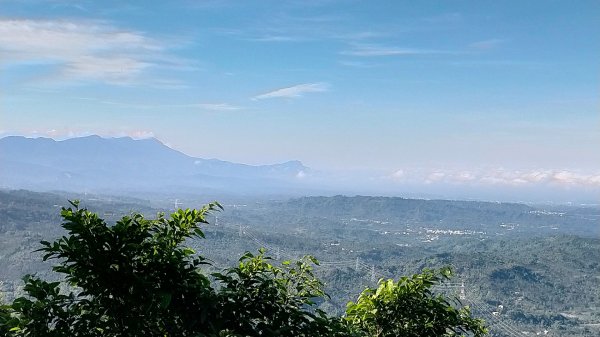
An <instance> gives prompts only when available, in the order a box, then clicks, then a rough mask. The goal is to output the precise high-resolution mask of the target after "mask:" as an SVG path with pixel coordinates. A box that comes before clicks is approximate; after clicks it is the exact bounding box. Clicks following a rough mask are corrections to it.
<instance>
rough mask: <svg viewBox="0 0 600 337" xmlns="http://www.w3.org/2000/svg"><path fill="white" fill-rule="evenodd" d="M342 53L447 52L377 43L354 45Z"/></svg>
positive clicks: (397, 54) (402, 54) (390, 54)
mask: <svg viewBox="0 0 600 337" xmlns="http://www.w3.org/2000/svg"><path fill="white" fill-rule="evenodd" d="M341 54H342V55H350V56H364V57H369V56H410V55H427V54H449V52H445V51H439V50H428V49H415V48H400V47H390V46H379V45H355V46H353V48H352V49H350V50H345V51H342V52H341Z"/></svg>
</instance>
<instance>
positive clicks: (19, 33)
mask: <svg viewBox="0 0 600 337" xmlns="http://www.w3.org/2000/svg"><path fill="white" fill-rule="evenodd" d="M164 50H165V48H164V46H163V45H162V44H161V43H160V42H158V41H156V40H154V39H151V38H149V37H147V36H146V35H145V34H143V33H141V32H138V31H127V30H122V29H120V28H118V27H114V26H112V25H110V24H108V23H106V22H102V21H67V20H33V19H0V56H1V58H0V64H4V65H11V64H22V63H38V64H48V65H54V66H56V67H58V69H59V73H60V75H61V78H62V79H69V80H94V81H101V82H106V83H111V84H127V83H130V82H131V81H132V80H134V79H135V78H137V77H138V76H139V75H140V74H141V73H142V72H143V71H144V70H146V69H147V68H149V67H151V66H154V65H165V66H166V65H169V64H170V63H173V62H175V63H177V62H180V60H177V61H169V57H168V56H166V55H164ZM173 60H175V59H173Z"/></svg>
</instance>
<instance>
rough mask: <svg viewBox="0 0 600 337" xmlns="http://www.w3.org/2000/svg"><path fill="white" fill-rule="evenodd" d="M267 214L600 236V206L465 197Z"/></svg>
mask: <svg viewBox="0 0 600 337" xmlns="http://www.w3.org/2000/svg"><path fill="white" fill-rule="evenodd" d="M266 208H267V210H266V212H268V213H271V214H278V215H279V216H281V217H283V216H287V217H288V219H289V218H294V217H297V218H327V219H346V220H350V221H363V222H371V223H377V222H379V223H381V224H383V225H385V224H387V223H389V224H392V225H394V224H395V225H406V224H412V225H430V226H433V225H435V226H444V227H452V226H460V227H463V228H464V227H469V228H479V229H482V228H484V227H489V226H494V227H495V226H498V225H503V224H507V225H510V226H517V227H520V228H521V229H523V228H529V231H533V232H534V231H536V230H538V229H539V228H547V229H548V230H555V231H558V232H562V233H568V234H578V235H584V236H597V235H598V234H599V229H598V221H599V220H600V209H598V208H577V207H558V206H554V207H551V206H529V205H525V204H517V203H499V202H483V201H461V200H425V199H405V198H398V197H371V196H353V197H349V196H334V197H302V198H296V199H290V200H288V201H285V202H280V203H276V204H275V205H266Z"/></svg>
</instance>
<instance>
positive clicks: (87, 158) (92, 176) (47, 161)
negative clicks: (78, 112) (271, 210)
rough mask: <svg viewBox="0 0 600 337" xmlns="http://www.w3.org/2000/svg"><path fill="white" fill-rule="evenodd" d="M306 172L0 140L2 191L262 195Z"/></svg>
mask: <svg viewBox="0 0 600 337" xmlns="http://www.w3.org/2000/svg"><path fill="white" fill-rule="evenodd" d="M309 171H310V169H309V168H307V167H305V166H304V165H303V164H302V163H301V162H299V161H289V162H285V163H280V164H273V165H260V166H252V165H246V164H238V163H232V162H227V161H222V160H218V159H204V158H195V157H191V156H188V155H186V154H184V153H182V152H179V151H177V150H174V149H172V148H170V147H168V146H166V145H164V144H163V143H162V142H160V141H159V140H157V139H155V138H149V139H142V140H134V139H132V138H129V137H121V138H102V137H100V136H95V135H94V136H88V137H81V138H71V139H67V140H62V141H56V140H54V139H51V138H26V137H22V136H10V137H5V138H2V139H0V186H2V187H8V188H28V189H34V190H65V191H83V190H89V191H95V192H113V193H114V192H126V191H156V189H176V190H184V191H205V192H207V191H210V192H214V193H234V194H239V193H242V194H254V193H255V192H258V191H261V192H262V193H267V194H268V193H281V192H282V191H284V190H286V189H292V190H293V189H294V188H298V187H301V185H302V184H301V183H302V181H301V179H299V178H300V177H302V176H304V175H306V174H307V173H308V172H309Z"/></svg>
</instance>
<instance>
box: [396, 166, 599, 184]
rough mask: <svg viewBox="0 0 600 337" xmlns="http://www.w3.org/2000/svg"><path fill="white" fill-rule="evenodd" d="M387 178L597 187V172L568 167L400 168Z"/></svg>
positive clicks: (458, 182)
mask: <svg viewBox="0 0 600 337" xmlns="http://www.w3.org/2000/svg"><path fill="white" fill-rule="evenodd" d="M388 178H389V179H391V180H393V181H396V182H400V183H423V184H433V183H445V184H475V185H505V186H527V185H548V186H563V187H574V186H578V187H588V188H600V172H596V173H592V172H587V173H583V172H578V171H569V170H507V169H501V168H495V169H479V170H473V171H465V170H460V171H456V170H450V169H446V170H443V169H442V170H431V169H413V170H408V169H402V170H398V171H396V172H393V173H392V174H390V175H389V176H388Z"/></svg>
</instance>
